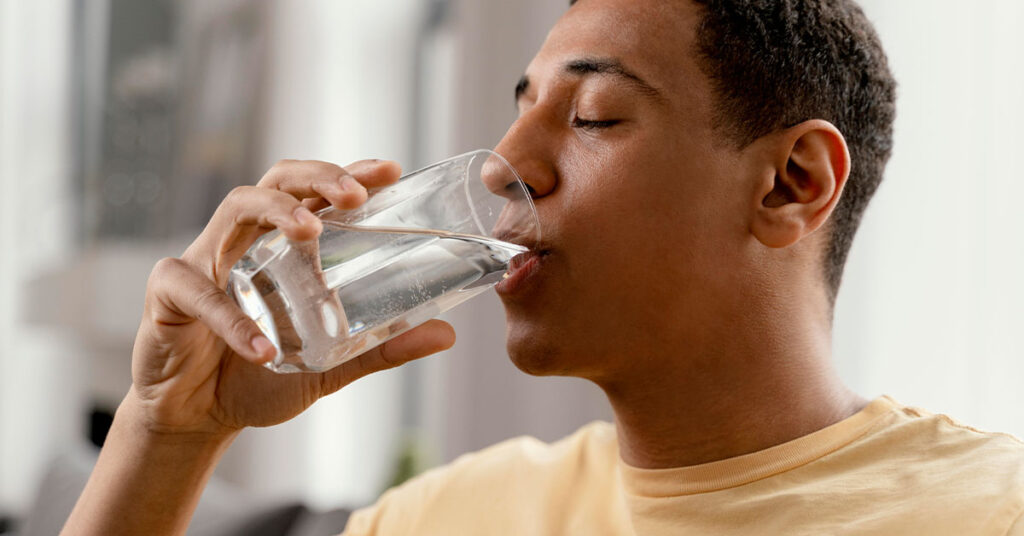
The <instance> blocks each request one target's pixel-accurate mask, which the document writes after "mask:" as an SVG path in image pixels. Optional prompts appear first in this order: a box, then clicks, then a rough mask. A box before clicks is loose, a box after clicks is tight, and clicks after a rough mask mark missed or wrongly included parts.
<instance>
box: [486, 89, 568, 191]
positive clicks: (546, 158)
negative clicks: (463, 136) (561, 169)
mask: <svg viewBox="0 0 1024 536" xmlns="http://www.w3.org/2000/svg"><path fill="white" fill-rule="evenodd" d="M540 112H541V110H540V109H539V107H538V106H535V107H534V108H532V109H531V110H529V111H527V112H526V113H525V114H523V115H522V116H520V117H519V119H517V120H516V121H515V122H514V123H512V126H510V127H509V129H508V132H506V133H505V137H503V138H502V139H501V141H500V142H499V143H498V145H497V146H495V148H494V152H496V153H498V154H500V155H502V156H504V157H505V159H506V160H508V162H509V164H511V165H512V167H513V168H515V169H516V171H517V172H518V173H519V176H520V177H522V179H523V182H525V183H526V186H527V189H529V190H530V194H531V195H532V196H533V198H534V199H539V198H541V197H544V196H546V195H549V194H550V193H551V192H552V191H554V189H555V187H556V185H557V182H558V180H557V174H556V173H555V167H554V162H555V158H554V152H555V149H556V147H555V143H554V139H553V137H552V135H553V133H552V132H550V131H549V130H548V128H547V126H546V125H545V124H544V120H543V117H542V116H541V113H540Z"/></svg>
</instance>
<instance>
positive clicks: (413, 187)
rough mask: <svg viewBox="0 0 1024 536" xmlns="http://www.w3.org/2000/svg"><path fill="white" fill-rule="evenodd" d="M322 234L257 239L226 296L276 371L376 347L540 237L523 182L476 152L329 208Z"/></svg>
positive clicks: (488, 278) (493, 156)
mask: <svg viewBox="0 0 1024 536" xmlns="http://www.w3.org/2000/svg"><path fill="white" fill-rule="evenodd" d="M317 216H318V217H319V218H320V219H321V220H322V221H323V233H321V235H320V236H319V238H318V239H316V240H312V241H308V242H295V241H292V240H290V239H288V238H286V237H285V236H284V235H283V234H281V233H280V231H272V232H270V233H268V234H265V235H263V236H261V237H260V238H259V239H257V240H256V242H255V243H254V244H253V245H252V247H251V248H249V250H248V251H247V252H246V254H245V255H244V256H243V257H242V259H241V260H239V261H238V263H237V264H236V265H235V266H234V267H233V268H232V271H231V274H230V276H229V278H228V292H229V293H230V294H231V295H232V297H234V299H235V301H237V302H238V304H239V305H240V306H241V308H242V310H243V311H245V313H246V314H247V315H249V317H251V318H252V319H253V320H255V321H256V324H257V325H259V327H260V329H261V330H262V331H263V333H264V334H265V335H266V336H267V338H269V339H270V340H271V342H273V343H274V346H275V348H276V349H277V355H276V356H275V357H274V359H273V360H272V361H270V362H268V363H267V365H266V366H267V367H268V368H270V369H271V370H273V371H276V372H320V371H324V370H327V369H330V368H332V367H335V366H337V365H340V364H341V363H344V362H345V361H348V360H349V359H352V358H353V357H355V356H357V355H359V354H361V353H363V352H366V351H367V350H370V349H371V348H373V347H375V346H377V345H380V344H383V343H384V342H386V341H388V340H390V339H392V338H394V337H396V336H398V335H399V334H401V333H404V332H405V331H408V330H409V329H411V328H413V327H415V326H417V325H419V324H422V323H423V322H425V321H427V320H428V319H430V318H433V317H435V316H437V315H439V314H441V313H442V312H444V311H447V310H448V309H451V308H452V307H454V306H456V305H458V304H460V303H462V302H464V301H466V300H468V299H469V298H472V297H473V296H476V295H479V294H480V293H482V292H484V291H485V290H487V289H489V288H491V287H492V286H493V285H494V284H495V283H497V282H498V281H500V280H501V279H502V277H503V276H504V274H505V272H506V270H507V269H508V266H509V263H510V261H511V260H512V258H513V257H515V256H516V255H519V254H523V253H525V252H527V251H529V248H530V247H532V246H534V245H536V244H537V243H538V242H539V241H540V222H539V220H538V219H537V212H536V209H535V208H534V206H533V200H532V197H531V193H530V189H529V188H528V187H527V186H526V184H525V183H524V182H523V180H522V179H521V178H520V177H519V175H518V173H516V171H515V169H513V168H512V166H511V165H510V164H509V163H508V161H506V160H505V159H504V158H502V157H501V156H500V155H498V154H497V153H494V152H492V151H488V150H477V151H473V152H469V153H466V154H463V155H460V156H456V157H453V158H449V159H448V160H444V161H442V162H438V163H436V164H433V165H430V166H427V167H425V168H423V169H420V170H418V171H414V172H412V173H409V174H407V175H404V176H403V177H401V178H400V179H399V180H398V182H397V183H395V184H394V185H391V186H387V187H383V188H378V189H372V190H370V197H369V199H368V200H367V202H366V203H365V204H363V205H362V206H360V207H359V208H356V209H353V210H338V209H335V208H333V207H332V208H327V209H324V210H322V211H319V212H317Z"/></svg>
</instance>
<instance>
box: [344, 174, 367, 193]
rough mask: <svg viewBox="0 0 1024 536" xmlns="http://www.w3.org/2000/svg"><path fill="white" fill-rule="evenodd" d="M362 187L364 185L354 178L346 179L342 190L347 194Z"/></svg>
mask: <svg viewBox="0 0 1024 536" xmlns="http://www.w3.org/2000/svg"><path fill="white" fill-rule="evenodd" d="M362 187H363V185H362V184H359V181H357V180H355V179H353V178H352V177H345V180H343V181H341V189H342V190H345V191H347V192H354V191H356V190H358V189H360V188H362Z"/></svg>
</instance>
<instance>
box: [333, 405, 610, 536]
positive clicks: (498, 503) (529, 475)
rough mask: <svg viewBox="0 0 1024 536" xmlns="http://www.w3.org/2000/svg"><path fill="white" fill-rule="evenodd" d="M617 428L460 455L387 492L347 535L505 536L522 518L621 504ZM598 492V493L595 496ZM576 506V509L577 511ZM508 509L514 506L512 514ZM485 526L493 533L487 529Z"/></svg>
mask: <svg viewBox="0 0 1024 536" xmlns="http://www.w3.org/2000/svg"><path fill="white" fill-rule="evenodd" d="M617 458H618V448H617V442H616V436H615V428H614V426H613V425H612V424H610V423H606V422H593V423H590V424H588V425H586V426H584V427H582V428H580V429H579V430H577V431H576V432H575V433H573V434H572V435H570V436H568V437H566V438H563V439H561V440H559V441H556V442H554V443H545V442H543V441H540V440H538V439H536V438H533V437H525V436H524V437H517V438H513V439H509V440H507V441H503V442H501V443H498V444H496V445H493V446H490V447H487V448H485V449H483V450H480V451H477V452H473V453H469V454H465V455H463V456H460V457H459V458H457V459H456V460H455V461H453V462H452V463H450V464H448V465H446V466H443V467H439V468H435V469H432V470H430V471H427V472H426V473H424V474H422V475H420V476H419V477H416V478H414V479H412V480H410V481H409V482H406V483H405V484H402V485H401V486H398V487H396V488H393V489H391V490H389V491H387V492H386V493H385V494H384V495H382V496H381V498H380V499H379V500H378V501H377V503H376V504H375V505H373V506H371V507H369V508H365V509H362V510H359V511H357V512H355V513H354V514H353V515H352V517H351V519H350V520H349V523H348V526H347V527H346V531H345V533H344V534H346V535H369V534H392V533H411V532H412V531H411V529H412V528H413V527H415V528H416V533H417V534H443V533H449V534H451V533H458V531H456V532H451V531H452V530H454V529H463V530H471V531H477V532H476V533H488V534H498V533H500V532H499V530H498V529H497V528H496V527H502V528H508V527H512V526H515V524H516V523H518V522H520V521H522V518H523V517H524V516H522V515H521V514H522V513H523V512H531V514H530V516H532V518H533V519H535V520H536V519H544V517H545V516H544V512H545V511H552V512H554V511H558V512H559V513H561V514H562V515H564V516H565V519H563V520H561V521H559V522H565V523H571V522H572V519H571V518H572V516H573V515H577V514H576V512H580V515H582V514H583V513H584V512H588V511H589V508H587V507H586V506H587V505H590V504H592V503H601V502H606V501H608V500H614V498H613V497H611V496H597V497H595V496H594V493H593V490H600V491H598V493H597V495H602V494H608V493H609V491H610V490H613V489H617V488H614V487H613V483H612V482H611V480H613V479H615V478H616V477H617V473H616V471H615V467H616V464H615V460H616V459H617ZM591 486H597V487H596V488H593V489H592V490H591V492H589V493H588V491H587V490H588V489H590V487H591ZM572 503H576V504H572ZM509 504H514V505H515V506H514V507H512V508H509V507H508V505H509ZM480 523H485V524H487V525H489V526H481V525H480Z"/></svg>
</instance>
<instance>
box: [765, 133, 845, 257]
mask: <svg viewBox="0 0 1024 536" xmlns="http://www.w3.org/2000/svg"><path fill="white" fill-rule="evenodd" d="M770 143H771V144H772V148H771V150H769V151H768V154H770V155H772V165H771V170H772V171H773V175H774V176H773V177H772V179H771V180H766V181H764V183H763V185H762V188H761V190H760V191H759V194H758V196H759V197H758V199H759V203H758V205H757V206H756V207H755V214H754V218H753V222H752V225H751V231H752V233H753V234H754V236H756V237H757V239H758V240H759V241H760V242H761V243H762V244H764V245H765V246H768V247H771V248H783V247H788V246H791V245H793V244H795V243H796V242H799V241H800V240H801V239H802V238H803V237H805V236H807V235H810V234H811V233H813V232H814V231H815V230H817V229H818V228H819V227H821V225H822V224H823V223H824V222H825V221H826V220H827V219H828V217H829V215H831V213H832V211H833V210H834V209H835V206H836V203H838V201H839V196H840V194H841V193H842V190H843V187H844V186H845V184H846V179H847V177H848V176H849V172H850V155H849V149H848V148H847V146H846V140H845V139H844V138H843V135H842V134H841V133H840V132H839V130H838V129H837V128H836V127H835V126H833V125H832V124H831V123H829V122H827V121H823V120H811V121H805V122H803V123H800V124H799V125H796V126H794V127H791V128H789V129H787V130H785V131H783V132H779V133H776V135H774V136H773V137H772V138H771V139H770Z"/></svg>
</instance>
